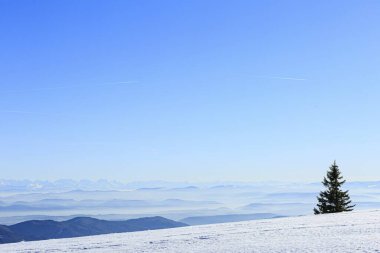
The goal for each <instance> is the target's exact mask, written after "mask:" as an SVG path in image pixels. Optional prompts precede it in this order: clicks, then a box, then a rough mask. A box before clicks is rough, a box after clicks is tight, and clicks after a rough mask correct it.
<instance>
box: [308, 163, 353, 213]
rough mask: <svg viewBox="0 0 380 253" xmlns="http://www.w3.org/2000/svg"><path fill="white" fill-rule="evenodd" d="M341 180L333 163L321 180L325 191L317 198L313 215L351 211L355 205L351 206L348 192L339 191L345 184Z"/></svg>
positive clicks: (341, 177)
mask: <svg viewBox="0 0 380 253" xmlns="http://www.w3.org/2000/svg"><path fill="white" fill-rule="evenodd" d="M342 179H343V176H341V174H340V171H339V167H338V165H336V162H335V161H334V163H333V164H332V165H331V167H330V169H329V170H328V171H327V175H326V177H324V179H323V182H322V184H323V185H324V186H325V187H326V188H327V189H326V190H325V191H321V192H320V194H319V196H318V197H317V199H318V204H317V207H316V208H314V214H323V213H338V212H349V211H352V210H353V207H354V206H355V205H351V200H350V196H349V195H348V191H342V190H341V186H342V185H343V184H344V183H345V182H346V180H342Z"/></svg>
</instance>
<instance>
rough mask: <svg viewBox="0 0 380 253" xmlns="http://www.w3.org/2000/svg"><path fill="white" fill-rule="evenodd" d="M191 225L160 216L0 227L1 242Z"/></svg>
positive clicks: (85, 218)
mask: <svg viewBox="0 0 380 253" xmlns="http://www.w3.org/2000/svg"><path fill="white" fill-rule="evenodd" d="M184 226H188V225H187V224H185V223H182V222H176V221H173V220H169V219H166V218H163V217H160V216H156V217H147V218H139V219H131V220H126V221H106V220H99V219H95V218H89V217H78V218H74V219H71V220H67V221H62V222H58V221H53V220H31V221H25V222H21V223H18V224H15V225H11V226H4V225H0V243H12V242H19V241H37V240H46V239H57V238H70V237H80V236H90V235H100V234H109V233H122V232H133V231H143V230H154V229H164V228H175V227H184Z"/></svg>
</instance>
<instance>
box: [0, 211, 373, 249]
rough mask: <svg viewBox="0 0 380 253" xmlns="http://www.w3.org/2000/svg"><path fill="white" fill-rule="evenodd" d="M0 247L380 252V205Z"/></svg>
mask: <svg viewBox="0 0 380 253" xmlns="http://www.w3.org/2000/svg"><path fill="white" fill-rule="evenodd" d="M0 252H23V253H25V252H33V253H36V252H54V253H56V252H133V253H136V252H154V253H159V252H165V253H172V252H181V253H183V252H217V253H227V252H228V253H233V252H260V253H266V252H268V253H269V252H271V253H273V252H318V253H319V252H323V253H327V252H334V253H339V252H342V253H343V252H344V253H347V252H380V210H374V211H361V212H351V213H340V214H328V215H318V216H301V217H290V218H278V219H270V220H269V219H268V220H256V221H249V222H236V223H225V224H216V225H203V226H193V227H184V228H174V229H163V230H155V231H143V232H133V233H120V234H108V235H100V236H89V237H80V238H70V239H58V240H47V241H36V242H22V243H15V244H4V245H0Z"/></svg>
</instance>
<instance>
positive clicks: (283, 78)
mask: <svg viewBox="0 0 380 253" xmlns="http://www.w3.org/2000/svg"><path fill="white" fill-rule="evenodd" d="M254 77H256V78H263V79H277V80H290V81H307V79H306V78H300V77H293V76H254Z"/></svg>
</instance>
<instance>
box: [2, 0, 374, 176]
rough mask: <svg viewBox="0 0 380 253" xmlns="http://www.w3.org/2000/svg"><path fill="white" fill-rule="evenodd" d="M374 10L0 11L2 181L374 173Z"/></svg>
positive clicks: (281, 6) (366, 6)
mask: <svg viewBox="0 0 380 253" xmlns="http://www.w3.org/2000/svg"><path fill="white" fill-rule="evenodd" d="M379 24H380V2H379V1H375V0H372V1H370V0H369V1H313V2H312V1H211V0H207V1H204V0H202V1H200V0H197V1H167V0H164V1H153V0H152V1H121V0H120V1H116V0H114V1H96V0H82V1H74V0H71V1H26V0H25V1H15V0H1V1H0V31H1V34H0V36H1V37H0V38H1V39H0V47H1V50H0V140H1V141H0V143H1V145H0V168H1V176H0V177H1V178H14V179H21V178H31V179H58V178H73V179H81V178H88V179H99V178H106V179H118V180H123V181H135V180H156V179H162V180H171V181H177V180H180V181H217V180H221V181H224V180H242V181H262V180H282V181H319V180H321V178H322V176H323V174H324V173H325V170H326V169H327V168H328V166H329V164H330V163H331V162H332V161H333V160H334V159H336V160H337V162H338V164H340V165H341V168H342V170H343V173H344V175H345V176H346V177H347V179H349V180H379V179H380V170H379V166H380V160H379V153H380V146H379V143H380V131H379V125H380V110H379V109H380V86H379V82H380V71H379V67H380V29H379V27H378V26H379Z"/></svg>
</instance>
